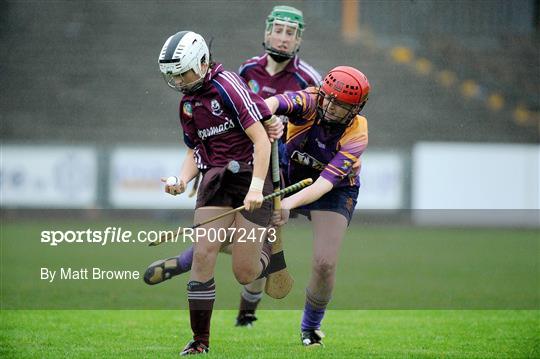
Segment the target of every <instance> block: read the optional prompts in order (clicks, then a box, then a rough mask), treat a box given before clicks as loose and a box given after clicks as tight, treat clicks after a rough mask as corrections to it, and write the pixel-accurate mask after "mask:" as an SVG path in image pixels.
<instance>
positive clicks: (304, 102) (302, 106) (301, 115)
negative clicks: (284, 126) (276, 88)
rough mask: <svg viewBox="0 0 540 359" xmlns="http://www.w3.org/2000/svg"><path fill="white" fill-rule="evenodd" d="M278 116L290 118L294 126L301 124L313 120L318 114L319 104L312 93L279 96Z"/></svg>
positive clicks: (286, 93) (302, 92)
mask: <svg viewBox="0 0 540 359" xmlns="http://www.w3.org/2000/svg"><path fill="white" fill-rule="evenodd" d="M276 99H277V100H278V108H277V110H276V113H275V114H276V115H284V116H288V117H289V121H290V122H291V123H293V124H300V123H301V122H305V121H306V120H307V119H311V118H312V117H313V116H314V115H315V114H316V112H317V104H316V102H315V97H314V96H313V94H312V93H309V92H307V91H296V92H285V93H284V94H281V95H277V96H276Z"/></svg>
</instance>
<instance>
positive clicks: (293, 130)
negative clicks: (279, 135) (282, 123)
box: [287, 119, 313, 142]
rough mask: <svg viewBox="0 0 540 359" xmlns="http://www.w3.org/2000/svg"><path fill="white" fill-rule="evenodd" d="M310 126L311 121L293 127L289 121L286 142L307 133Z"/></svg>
mask: <svg viewBox="0 0 540 359" xmlns="http://www.w3.org/2000/svg"><path fill="white" fill-rule="evenodd" d="M312 125H313V119H312V120H308V121H307V122H306V123H304V124H303V125H295V124H293V123H292V122H291V121H289V123H287V142H289V141H291V140H292V139H293V138H295V137H296V136H299V135H301V134H302V133H305V132H306V131H308V130H309V129H310V128H311V126H312Z"/></svg>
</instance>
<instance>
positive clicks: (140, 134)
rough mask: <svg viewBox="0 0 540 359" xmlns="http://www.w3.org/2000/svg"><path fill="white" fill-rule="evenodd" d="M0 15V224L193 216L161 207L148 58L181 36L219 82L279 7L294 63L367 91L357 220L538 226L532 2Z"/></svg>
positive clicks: (161, 159) (169, 145)
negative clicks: (340, 71) (20, 214)
mask: <svg viewBox="0 0 540 359" xmlns="http://www.w3.org/2000/svg"><path fill="white" fill-rule="evenodd" d="M0 4H1V5H0V42H1V46H2V49H3V51H2V52H1V53H0V64H1V65H0V66H1V75H0V76H1V83H2V87H1V91H2V96H0V108H1V112H0V113H1V114H0V116H1V127H0V133H1V137H2V164H1V172H0V180H1V182H0V186H1V193H2V207H3V208H29V207H36V208H170V207H172V208H178V207H184V208H192V205H193V200H192V199H187V198H184V199H171V198H166V196H164V195H163V194H162V193H161V189H160V183H159V177H161V176H168V175H173V174H175V173H176V172H177V171H178V168H179V165H180V161H181V159H182V156H183V153H184V150H185V146H184V144H183V142H182V135H181V130H180V129H179V120H178V101H179V96H178V94H177V93H175V92H173V91H171V90H170V89H169V88H168V87H167V86H166V84H165V83H164V82H163V80H162V78H161V76H160V73H159V70H158V66H157V56H158V53H159V51H160V49H161V46H162V45H163V43H164V41H165V40H166V39H167V37H168V36H170V35H171V34H174V33H176V32H177V31H180V30H185V29H190V30H193V31H196V32H199V33H201V34H202V35H203V36H205V38H206V39H207V40H208V41H210V39H213V40H212V45H211V52H212V54H213V57H214V59H215V60H216V61H218V62H222V63H223V64H224V66H225V68H226V69H229V70H234V71H236V70H237V69H238V67H239V65H240V64H241V63H242V62H243V61H245V60H246V59H248V58H250V57H252V56H256V55H259V54H262V53H263V48H262V45H261V43H262V39H263V30H264V21H265V18H266V16H267V15H268V14H269V12H270V10H271V9H272V7H273V6H274V5H279V4H288V5H292V6H295V7H297V8H299V9H301V10H302V11H303V12H304V17H305V21H306V31H305V32H304V38H303V44H302V47H301V49H300V53H299V55H300V57H301V58H302V59H303V60H305V61H306V62H308V63H309V64H311V65H312V66H313V67H315V68H316V69H317V70H318V71H319V72H320V73H321V74H324V73H325V72H326V71H328V70H329V69H331V68H332V67H334V66H337V65H352V66H356V67H358V68H359V69H361V70H362V71H363V72H364V73H365V74H366V75H367V76H368V78H369V80H370V82H371V85H372V92H371V96H370V100H369V102H368V104H367V106H366V108H365V115H366V117H367V118H368V121H369V125H370V133H369V135H370V139H369V141H370V145H369V147H368V150H367V152H366V153H365V155H364V156H363V157H364V161H363V173H362V180H363V188H362V190H361V192H360V198H359V204H358V207H357V208H361V209H371V210H391V211H402V210H408V209H415V210H416V209H418V210H423V209H466V210H475V209H483V210H491V209H511V210H533V212H535V211H534V210H537V209H538V208H539V203H540V192H539V190H538V183H539V182H538V180H539V177H540V175H539V172H540V170H539V161H540V160H539V153H540V150H539V148H540V147H539V128H540V127H539V126H540V115H539V111H540V96H539V94H540V39H539V35H540V20H539V19H540V1H538V0H515V1H504V0H490V1H472V0H470V1H468V0H458V1H444V0H422V1H414V0H403V1H398V0H394V1H384V0H377V1H369V0H361V1H348V0H342V1H320V0H318V1H307V0H304V1H288V2H276V1H238V0H235V1H217V0H216V1H130V2H126V1H74V2H73V1H69V2H68V1H1V2H0ZM29 188H39V189H40V196H36V195H35V192H33V191H29V190H28V189H29ZM534 214H536V212H535V213H534ZM465 217H469V216H468V215H467V216H465ZM518 217H522V215H519V216H518ZM498 223H499V224H500V222H498ZM533 223H536V224H538V220H537V219H536V220H533Z"/></svg>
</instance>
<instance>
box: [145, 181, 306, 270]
mask: <svg viewBox="0 0 540 359" xmlns="http://www.w3.org/2000/svg"><path fill="white" fill-rule="evenodd" d="M278 175H279V174H278ZM312 183H313V180H312V179H311V178H306V179H305V180H302V181H300V182H297V183H295V184H293V185H291V186H289V187H286V188H284V189H282V190H279V188H278V191H277V192H274V193H272V194H269V195H268V196H265V197H264V200H265V201H268V200H271V199H274V198H278V199H279V197H280V196H284V195H286V194H289V193H292V192H296V191H298V190H300V189H302V188H304V187H307V186H309V185H310V184H312ZM244 209H245V208H244V206H240V207H237V208H233V209H231V210H230V211H227V212H225V213H222V214H220V215H218V216H215V217H212V218H209V219H207V220H205V221H202V222H201V223H197V224H195V225H193V226H191V227H188V228H191V229H195V228H197V227H200V226H202V225H205V224H207V223H210V222H213V221H216V220H218V219H220V218H223V217H225V216H228V215H230V214H233V213H236V212H240V211H243V210H244ZM183 231H184V228H182V227H179V228H178V231H177V233H176V235H177V236H178V235H179V234H182V232H183ZM173 239H174V236H173V232H172V231H170V232H168V233H167V235H166V236H162V237H161V238H160V239H159V241H156V242H151V243H150V244H148V245H149V246H151V247H152V246H157V245H159V244H161V243H163V242H168V241H172V240H173ZM278 241H279V237H278ZM278 241H276V242H274V246H275V245H276V243H277V242H278ZM279 247H280V248H282V246H281V245H280V246H279ZM281 250H282V249H281ZM272 253H275V252H274V250H272ZM276 273H278V272H276ZM291 279H292V278H291Z"/></svg>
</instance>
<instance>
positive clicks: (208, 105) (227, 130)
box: [180, 64, 272, 170]
mask: <svg viewBox="0 0 540 359" xmlns="http://www.w3.org/2000/svg"><path fill="white" fill-rule="evenodd" d="M271 115H272V114H271V113H270V110H269V109H268V106H266V103H265V102H264V100H263V99H262V98H261V97H259V96H258V95H256V94H254V93H253V92H252V91H250V90H249V89H248V88H247V86H246V85H245V83H244V82H243V81H242V79H241V78H240V77H239V76H238V75H237V74H235V73H233V72H229V71H225V70H223V67H222V65H221V64H215V65H214V66H213V67H212V68H211V69H210V70H209V71H208V74H206V78H205V80H204V84H203V87H202V88H201V89H200V90H199V91H197V93H195V94H193V95H185V96H184V97H183V98H182V100H181V101H180V122H181V124H182V129H183V131H184V142H185V143H186V146H188V147H189V148H191V149H193V150H194V154H195V162H196V163H197V167H198V168H199V169H201V170H205V169H208V168H210V167H223V166H226V165H227V164H228V163H229V161H231V160H236V161H242V162H247V163H251V162H252V161H253V142H251V139H250V138H249V137H248V136H247V134H246V133H245V130H246V129H247V128H249V127H250V126H251V125H253V124H254V123H255V122H257V121H261V120H266V119H268V118H270V117H271Z"/></svg>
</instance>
